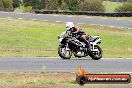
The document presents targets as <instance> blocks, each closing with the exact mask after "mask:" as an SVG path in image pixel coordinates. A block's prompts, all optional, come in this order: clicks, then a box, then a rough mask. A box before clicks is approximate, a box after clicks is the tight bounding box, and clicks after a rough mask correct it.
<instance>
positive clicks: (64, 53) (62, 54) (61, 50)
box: [58, 45, 72, 59]
mask: <svg viewBox="0 0 132 88" xmlns="http://www.w3.org/2000/svg"><path fill="white" fill-rule="evenodd" d="M58 54H59V56H60V57H61V58H63V59H70V58H71V56H72V52H71V50H70V49H69V50H67V49H66V47H63V46H61V45H60V46H59V47H58Z"/></svg>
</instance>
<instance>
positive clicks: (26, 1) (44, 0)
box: [0, 0, 132, 12]
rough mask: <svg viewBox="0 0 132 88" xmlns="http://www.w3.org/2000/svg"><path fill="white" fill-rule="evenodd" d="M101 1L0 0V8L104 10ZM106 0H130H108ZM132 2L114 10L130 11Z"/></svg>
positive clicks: (9, 9)
mask: <svg viewBox="0 0 132 88" xmlns="http://www.w3.org/2000/svg"><path fill="white" fill-rule="evenodd" d="M103 1H106V0H0V10H4V11H7V10H8V11H12V10H13V8H18V7H20V5H22V6H24V7H25V11H28V10H26V9H29V10H30V12H31V10H32V9H44V10H66V11H92V12H104V11H105V8H104V6H103ZM108 1H123V2H124V1H131V0H108ZM131 6H132V4H130V3H124V4H123V5H122V6H120V7H118V8H116V10H115V11H116V12H121V11H122V12H123V11H132V10H131V8H132V7H131Z"/></svg>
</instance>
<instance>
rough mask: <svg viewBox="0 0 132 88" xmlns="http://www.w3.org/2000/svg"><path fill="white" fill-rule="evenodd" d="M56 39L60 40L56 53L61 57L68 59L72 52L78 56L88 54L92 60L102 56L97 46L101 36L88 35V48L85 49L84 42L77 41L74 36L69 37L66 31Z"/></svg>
mask: <svg viewBox="0 0 132 88" xmlns="http://www.w3.org/2000/svg"><path fill="white" fill-rule="evenodd" d="M58 39H59V41H60V45H59V47H58V54H59V56H60V57H61V58H63V59H70V58H71V56H72V54H74V56H75V57H78V58H81V57H86V56H90V57H91V58H92V59H93V60H99V59H101V58H102V49H101V48H100V46H99V44H100V43H101V38H100V37H99V36H90V37H89V38H88V41H89V43H90V50H89V49H87V47H86V44H85V43H84V42H81V41H79V40H78V39H77V38H76V37H71V35H70V33H67V31H66V32H63V33H62V34H61V35H60V36H58Z"/></svg>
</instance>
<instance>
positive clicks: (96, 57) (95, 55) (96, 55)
mask: <svg viewBox="0 0 132 88" xmlns="http://www.w3.org/2000/svg"><path fill="white" fill-rule="evenodd" d="M97 49H98V52H94V51H92V52H90V54H89V56H90V57H91V58H92V59H93V60H99V59H101V58H102V54H103V51H102V49H101V48H100V47H99V46H97Z"/></svg>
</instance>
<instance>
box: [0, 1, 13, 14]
mask: <svg viewBox="0 0 132 88" xmlns="http://www.w3.org/2000/svg"><path fill="white" fill-rule="evenodd" d="M0 9H1V10H5V11H10V10H13V0H0Z"/></svg>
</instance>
